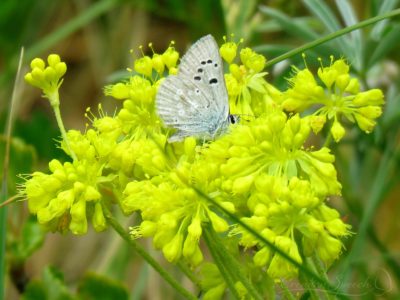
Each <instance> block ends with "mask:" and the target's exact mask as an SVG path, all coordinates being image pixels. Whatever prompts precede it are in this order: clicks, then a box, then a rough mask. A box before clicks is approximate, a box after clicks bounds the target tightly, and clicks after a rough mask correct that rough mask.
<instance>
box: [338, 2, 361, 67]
mask: <svg viewBox="0 0 400 300" xmlns="http://www.w3.org/2000/svg"><path fill="white" fill-rule="evenodd" d="M336 5H337V7H338V8H339V11H340V13H341V15H342V19H343V22H344V23H345V24H346V26H351V25H354V24H357V23H358V19H357V16H356V14H355V12H354V9H353V7H352V6H351V5H350V3H349V1H348V0H336ZM349 35H350V37H351V42H352V45H353V47H352V48H350V49H351V50H352V56H351V57H352V59H353V63H354V64H355V69H357V70H360V69H361V67H362V61H363V54H364V53H363V43H362V35H361V30H354V31H352V32H351V33H350V34H349Z"/></svg>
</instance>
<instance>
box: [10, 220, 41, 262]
mask: <svg viewBox="0 0 400 300" xmlns="http://www.w3.org/2000/svg"><path fill="white" fill-rule="evenodd" d="M44 237H45V232H44V230H43V229H42V227H41V226H40V225H39V224H38V222H37V220H36V217H33V216H31V217H30V218H29V219H28V220H27V221H26V222H25V224H24V227H23V229H22V234H21V238H20V241H19V243H18V246H17V251H18V253H17V255H18V258H19V259H20V260H22V261H23V260H26V259H27V258H28V257H29V256H31V255H32V254H33V253H34V252H35V251H36V250H37V249H39V248H40V247H41V246H42V244H43V241H44Z"/></svg>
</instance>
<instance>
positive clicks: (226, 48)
mask: <svg viewBox="0 0 400 300" xmlns="http://www.w3.org/2000/svg"><path fill="white" fill-rule="evenodd" d="M219 53H220V54H221V57H222V58H223V59H224V60H225V61H226V62H227V63H228V64H230V63H232V61H233V59H234V58H235V57H236V53H237V44H236V43H233V42H227V43H224V44H223V45H222V46H221V48H220V49H219Z"/></svg>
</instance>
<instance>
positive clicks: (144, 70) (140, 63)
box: [133, 56, 153, 77]
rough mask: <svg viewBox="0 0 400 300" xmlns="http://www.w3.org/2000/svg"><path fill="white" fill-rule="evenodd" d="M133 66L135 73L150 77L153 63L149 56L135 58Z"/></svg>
mask: <svg viewBox="0 0 400 300" xmlns="http://www.w3.org/2000/svg"><path fill="white" fill-rule="evenodd" d="M133 68H134V70H135V71H136V72H137V73H139V74H142V75H144V76H146V77H151V73H152V69H153V63H152V60H151V58H150V57H149V56H143V57H141V58H139V59H137V60H135V63H134V67H133Z"/></svg>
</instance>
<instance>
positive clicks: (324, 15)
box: [303, 0, 353, 58]
mask: <svg viewBox="0 0 400 300" xmlns="http://www.w3.org/2000/svg"><path fill="white" fill-rule="evenodd" d="M303 2H304V4H305V5H306V6H307V7H308V9H309V10H310V11H311V12H312V13H313V14H314V15H315V16H316V17H317V18H318V19H319V20H320V21H321V22H322V23H323V24H324V25H325V27H326V28H327V29H328V32H336V31H338V30H340V29H341V25H340V23H339V21H338V20H337V18H336V17H335V15H334V13H333V12H332V11H331V9H330V8H329V6H328V5H326V4H325V2H324V1H320V0H303ZM335 43H336V45H337V47H338V48H339V49H341V51H342V54H344V55H345V56H346V57H351V58H353V51H352V45H351V43H350V41H349V40H348V39H347V38H346V37H344V36H343V37H340V38H338V39H337V40H336V41H335Z"/></svg>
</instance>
